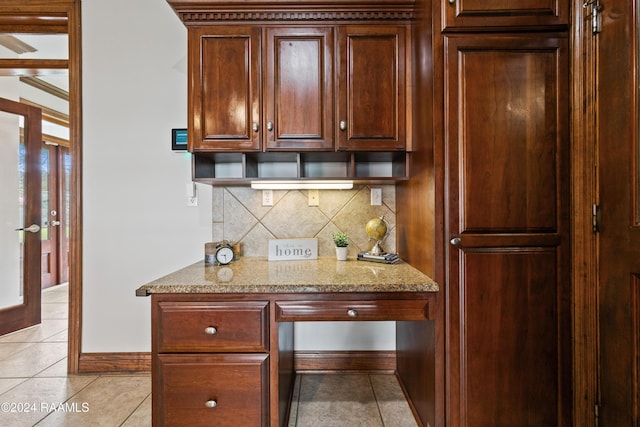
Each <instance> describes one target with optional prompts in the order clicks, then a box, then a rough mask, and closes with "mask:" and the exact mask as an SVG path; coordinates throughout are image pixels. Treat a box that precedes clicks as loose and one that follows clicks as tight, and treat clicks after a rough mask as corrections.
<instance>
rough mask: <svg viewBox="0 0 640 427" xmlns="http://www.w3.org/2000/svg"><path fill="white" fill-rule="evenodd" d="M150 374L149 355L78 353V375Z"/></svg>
mask: <svg viewBox="0 0 640 427" xmlns="http://www.w3.org/2000/svg"><path fill="white" fill-rule="evenodd" d="M110 372H151V353H142V352H141V353H80V358H79V361H78V373H81V374H89V373H92V374H93V373H110Z"/></svg>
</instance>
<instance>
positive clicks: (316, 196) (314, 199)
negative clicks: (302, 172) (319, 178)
mask: <svg viewBox="0 0 640 427" xmlns="http://www.w3.org/2000/svg"><path fill="white" fill-rule="evenodd" d="M309 206H320V191H319V190H309Z"/></svg>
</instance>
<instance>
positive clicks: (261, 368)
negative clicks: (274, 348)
mask: <svg viewBox="0 0 640 427" xmlns="http://www.w3.org/2000/svg"><path fill="white" fill-rule="evenodd" d="M268 359H269V357H268V355H267V354H214V355H173V354H169V355H166V354H161V355H158V358H157V361H156V364H157V366H156V368H157V371H158V376H157V382H156V383H155V385H154V388H155V389H154V408H155V410H156V411H157V413H156V414H155V415H156V416H155V417H154V425H156V426H189V427H197V426H203V427H204V426H217V427H225V426H232V427H239V426H258V427H259V426H268V425H269V420H268V413H269V412H268V402H269V399H268V392H269V368H268Z"/></svg>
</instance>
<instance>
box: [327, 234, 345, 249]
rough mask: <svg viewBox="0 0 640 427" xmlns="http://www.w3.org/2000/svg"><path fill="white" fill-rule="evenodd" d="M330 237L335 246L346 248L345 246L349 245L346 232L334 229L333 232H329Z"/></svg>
mask: <svg viewBox="0 0 640 427" xmlns="http://www.w3.org/2000/svg"><path fill="white" fill-rule="evenodd" d="M331 237H332V238H333V243H335V245H336V246H337V247H339V248H346V247H347V246H349V236H348V235H347V233H343V232H342V231H336V232H335V233H333V234H331Z"/></svg>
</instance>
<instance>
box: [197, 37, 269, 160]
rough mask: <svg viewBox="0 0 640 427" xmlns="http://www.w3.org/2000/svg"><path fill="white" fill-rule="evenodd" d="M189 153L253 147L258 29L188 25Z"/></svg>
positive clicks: (257, 135)
mask: <svg viewBox="0 0 640 427" xmlns="http://www.w3.org/2000/svg"><path fill="white" fill-rule="evenodd" d="M188 37H189V112H188V114H189V125H188V126H189V141H188V144H189V151H211V150H213V151H258V150H260V149H261V148H262V147H261V139H262V132H263V130H262V127H261V126H260V109H261V92H260V90H261V88H260V84H259V82H260V76H261V73H260V65H261V61H260V42H261V34H260V29H259V28H254V27H222V26H221V27H216V26H206V27H193V28H190V29H189V36H188Z"/></svg>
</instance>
